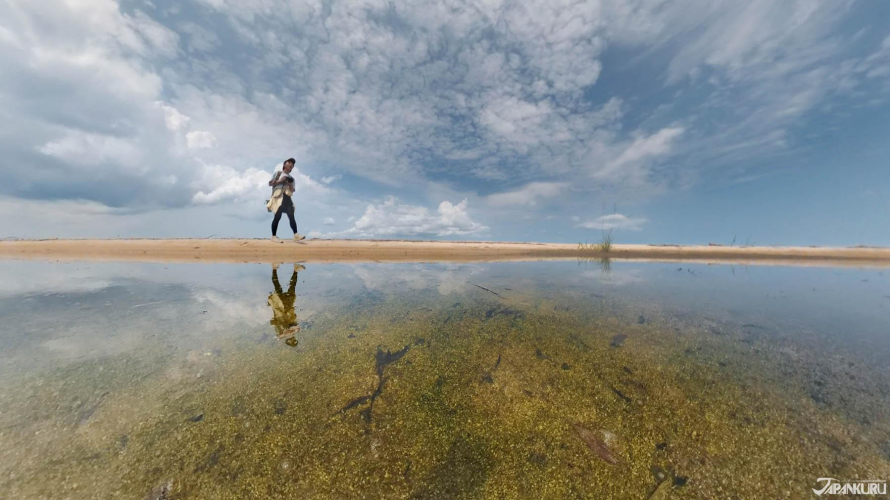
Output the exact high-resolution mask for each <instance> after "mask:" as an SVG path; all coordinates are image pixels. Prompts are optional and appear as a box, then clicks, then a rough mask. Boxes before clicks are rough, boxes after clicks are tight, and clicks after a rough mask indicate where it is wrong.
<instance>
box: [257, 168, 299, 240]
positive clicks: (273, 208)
mask: <svg viewBox="0 0 890 500" xmlns="http://www.w3.org/2000/svg"><path fill="white" fill-rule="evenodd" d="M294 163H296V160H294V159H293V158H288V159H287V160H286V161H285V162H284V165H283V166H282V169H281V170H280V171H278V172H275V175H273V176H272V180H270V181H269V185H270V186H272V198H271V199H269V202H268V203H266V208H267V209H268V210H269V211H270V212H274V213H275V217H274V218H273V219H272V241H281V239H280V238H278V236H277V234H278V221H280V220H281V214H282V213H286V214H287V218H288V219H289V220H290V228H291V229H292V230H293V231H294V241H300V240H303V239H305V238H306V237H305V236H303V235H302V234H300V233H298V232H297V221H296V220H295V219H294V202H293V200H291V196H292V195H293V194H294V178H293V177H292V176H291V175H290V173H291V170H293V169H294Z"/></svg>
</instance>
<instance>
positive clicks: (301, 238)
mask: <svg viewBox="0 0 890 500" xmlns="http://www.w3.org/2000/svg"><path fill="white" fill-rule="evenodd" d="M305 239H306V237H305V236H303V235H302V234H300V233H297V234H295V235H294V241H302V240H305Z"/></svg>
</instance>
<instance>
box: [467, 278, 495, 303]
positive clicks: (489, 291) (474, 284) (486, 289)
mask: <svg viewBox="0 0 890 500" xmlns="http://www.w3.org/2000/svg"><path fill="white" fill-rule="evenodd" d="M467 283H469V284H471V285H473V286H475V287H478V288H481V289H483V290H485V291H486V292H488V293H493V294H495V295H497V296H498V297H500V298H502V299H503V298H504V297H502V296H501V295H500V294H498V293H497V292H495V291H492V290H489V289H488V288H485V287H484V286H480V285H477V284H476V283H473V282H472V281H467Z"/></svg>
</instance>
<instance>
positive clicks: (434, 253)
mask: <svg viewBox="0 0 890 500" xmlns="http://www.w3.org/2000/svg"><path fill="white" fill-rule="evenodd" d="M0 258H13V259H41V260H108V261H172V262H248V263H269V262H293V261H299V262H373V261H377V262H431V261H455V262H484V261H521V260H550V259H604V258H608V259H616V260H648V261H661V262H687V261H691V262H704V263H738V264H758V265H810V266H860V267H890V248H875V247H852V248H832V247H728V246H712V245H702V246H679V245H613V246H612V248H611V250H610V251H609V252H603V251H601V250H597V249H591V248H581V247H579V245H577V244H559V243H504V242H450V241H447V242H446V241H405V240H391V241H382V240H373V241H372V240H308V241H305V242H302V243H295V242H292V241H285V242H283V243H274V242H272V241H269V240H265V239H115V240H61V239H53V240H16V241H2V242H0Z"/></svg>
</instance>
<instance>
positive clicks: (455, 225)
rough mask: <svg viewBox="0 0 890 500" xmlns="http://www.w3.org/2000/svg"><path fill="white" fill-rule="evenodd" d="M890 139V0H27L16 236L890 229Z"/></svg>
mask: <svg viewBox="0 0 890 500" xmlns="http://www.w3.org/2000/svg"><path fill="white" fill-rule="evenodd" d="M888 137H890V2H880V1H877V0H863V1H860V2H856V1H846V0H833V1H825V2H820V1H815V0H801V1H795V0H787V1H781V2H776V1H773V0H766V1H762V0H751V1H747V2H738V1H720V0H685V1H664V0H622V1H608V0H603V1H561V0H526V1H498V0H443V1H410V2H402V1H377V0H350V1H339V0H328V1H296V0H132V1H130V0H126V1H120V2H117V1H113V0H41V1H39V2H35V1H32V0H0V238H54V237H60V238H68V237H74V238H89V237H102V238H105V237H199V238H206V237H250V238H253V237H266V236H268V235H269V234H270V228H269V225H270V222H271V214H269V213H268V212H267V211H266V208H265V200H266V199H267V198H268V197H269V194H270V188H269V187H268V184H267V183H268V180H269V178H270V177H271V175H272V172H273V171H274V170H275V169H276V168H280V165H281V163H282V161H283V160H285V159H286V158H289V157H294V158H295V159H296V168H295V170H294V175H295V177H296V192H295V194H294V202H295V205H296V216H297V222H298V224H299V228H300V232H301V233H304V234H307V235H308V236H309V237H319V238H410V239H449V240H494V241H544V242H566V243H579V242H597V241H599V240H600V239H601V238H602V234H603V232H604V231H611V232H612V236H613V241H615V242H616V243H677V244H690V243H708V242H715V243H721V244H727V245H728V244H737V245H744V244H750V245H754V244H771V245H858V244H864V245H890V226H888V220H890V201H888V199H890V198H888V193H890V140H888ZM279 232H280V234H281V235H283V236H288V235H289V230H288V229H287V227H286V225H285V224H283V225H282V229H281V231H279Z"/></svg>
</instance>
